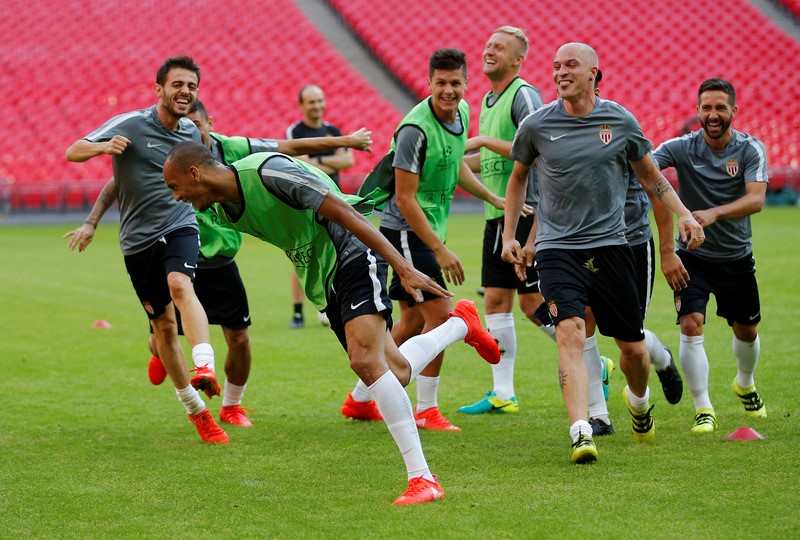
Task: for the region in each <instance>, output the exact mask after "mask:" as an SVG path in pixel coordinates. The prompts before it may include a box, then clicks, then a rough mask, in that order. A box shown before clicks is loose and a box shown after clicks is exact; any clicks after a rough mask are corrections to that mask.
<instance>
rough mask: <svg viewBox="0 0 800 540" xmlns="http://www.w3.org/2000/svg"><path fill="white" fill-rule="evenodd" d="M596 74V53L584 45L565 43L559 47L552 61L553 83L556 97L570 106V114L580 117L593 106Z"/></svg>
mask: <svg viewBox="0 0 800 540" xmlns="http://www.w3.org/2000/svg"><path fill="white" fill-rule="evenodd" d="M597 72H598V61H597V53H596V52H595V50H594V49H593V48H591V47H590V46H589V45H587V44H586V43H566V44H564V45H562V46H561V47H559V49H558V51H557V52H556V57H555V59H554V60H553V82H555V83H556V89H557V90H558V96H559V97H560V98H562V99H564V100H565V101H567V102H569V103H570V104H571V105H570V106H569V107H568V108H569V109H572V110H570V113H572V114H577V115H578V116H581V114H580V113H581V112H583V111H584V110H585V109H586V108H587V107H588V108H589V109H591V107H593V106H594V80H595V77H596V76H597ZM573 106H577V109H573Z"/></svg>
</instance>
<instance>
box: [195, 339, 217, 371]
mask: <svg viewBox="0 0 800 540" xmlns="http://www.w3.org/2000/svg"><path fill="white" fill-rule="evenodd" d="M192 361H193V362H194V367H203V366H205V367H207V368H208V369H210V370H211V371H216V370H215V369H214V349H212V348H211V344H210V343H198V344H197V345H195V346H194V347H192Z"/></svg>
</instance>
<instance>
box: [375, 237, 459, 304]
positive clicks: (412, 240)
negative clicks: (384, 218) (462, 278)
mask: <svg viewBox="0 0 800 540" xmlns="http://www.w3.org/2000/svg"><path fill="white" fill-rule="evenodd" d="M381 233H383V236H385V237H386V239H387V240H389V243H390V244H392V245H393V246H394V247H395V249H396V250H397V251H399V252H400V253H401V254H402V255H403V257H405V259H406V260H407V261H409V262H410V263H411V264H412V265H413V266H414V268H416V269H417V270H419V271H420V272H422V273H423V274H425V275H427V276H430V277H431V278H432V279H433V280H434V281H436V283H438V284H439V285H441V286H442V287H444V288H445V289H446V288H447V286H446V285H445V283H444V276H442V268H441V267H440V266H439V262H438V261H437V260H436V255H434V253H433V250H432V249H431V248H429V247H428V246H427V245H426V244H425V242H423V241H422V240H420V239H419V236H417V235H416V234H415V233H414V232H413V231H396V230H394V229H387V228H385V227H381ZM389 298H391V299H392V300H398V301H401V302H407V303H408V305H409V306H415V305H416V304H417V302H416V300H414V297H413V296H411V295H410V294H408V293H407V292H406V290H405V289H404V288H403V285H402V284H401V283H400V278H399V277H398V276H397V274H396V273H395V272H392V282H391V284H390V285H389ZM437 298H440V296H438V295H436V294H433V293H430V292H428V291H422V301H423V302H424V301H426V300H435V299H437Z"/></svg>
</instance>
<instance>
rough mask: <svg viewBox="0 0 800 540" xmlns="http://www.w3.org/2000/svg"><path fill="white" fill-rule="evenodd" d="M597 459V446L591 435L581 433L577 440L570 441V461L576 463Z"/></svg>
mask: <svg viewBox="0 0 800 540" xmlns="http://www.w3.org/2000/svg"><path fill="white" fill-rule="evenodd" d="M595 461H597V448H596V447H595V445H594V440H593V439H592V436H591V435H586V434H585V433H581V434H580V435H578V440H577V441H575V442H574V443H572V462H573V463H575V464H576V465H583V464H586V463H594V462H595Z"/></svg>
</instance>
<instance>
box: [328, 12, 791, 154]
mask: <svg viewBox="0 0 800 540" xmlns="http://www.w3.org/2000/svg"><path fill="white" fill-rule="evenodd" d="M331 3H332V4H333V5H334V6H335V7H336V9H337V10H338V11H339V12H340V13H341V15H342V17H343V19H344V20H345V21H346V22H347V23H348V24H349V25H350V26H351V28H353V30H354V31H355V32H356V33H357V34H358V35H359V36H360V37H361V39H362V41H363V42H364V43H366V44H367V45H368V46H369V47H371V48H372V50H373V51H374V54H375V55H376V56H377V57H378V58H380V59H381V60H382V61H383V62H385V63H386V64H387V65H388V66H389V67H390V69H391V70H392V71H393V72H394V73H396V74H397V76H398V77H399V78H400V80H402V81H403V82H404V83H405V84H406V85H408V86H409V87H410V88H412V89H413V90H414V91H415V92H416V93H417V95H418V96H420V97H422V96H425V95H427V92H428V89H427V85H426V75H427V62H428V56H429V55H430V53H431V52H432V51H433V50H435V49H437V48H441V47H458V48H461V49H462V50H464V52H466V53H467V58H468V68H469V74H470V76H471V77H470V83H469V86H468V90H467V99H468V101H469V102H470V104H471V105H472V110H473V114H472V126H471V130H472V131H473V132H475V131H476V130H477V113H478V110H479V107H480V100H481V98H482V96H483V95H484V94H485V92H486V91H487V90H488V88H489V85H488V83H487V81H486V80H485V77H483V76H482V75H481V73H480V69H481V68H480V63H481V52H482V49H483V45H484V44H485V42H486V39H487V37H488V36H489V35H490V34H491V32H492V30H493V29H495V28H497V27H498V26H501V25H504V24H511V25H515V26H520V27H522V28H524V29H525V30H526V31H527V33H528V36H529V37H530V40H531V48H530V52H529V54H528V58H527V60H526V63H525V66H524V68H523V71H522V76H523V77H524V78H525V79H527V80H528V81H529V82H531V83H532V84H534V85H535V86H537V87H538V88H539V89H540V90H541V91H542V94H543V97H544V98H545V101H549V100H551V99H553V98H555V91H554V87H553V83H552V79H551V66H552V59H553V55H554V53H555V51H556V49H557V48H558V47H559V46H560V45H562V44H563V43H565V42H567V41H584V42H587V43H589V44H591V45H593V46H594V47H595V49H596V50H597V51H598V54H599V56H600V66H601V69H602V70H603V74H604V79H603V83H602V84H601V90H602V93H603V96H604V97H606V98H608V99H612V100H614V101H618V102H619V103H622V104H624V105H625V106H626V107H627V108H629V109H630V110H631V111H632V112H633V113H634V114H635V115H636V116H637V118H638V119H639V120H640V122H641V124H642V128H643V130H644V132H645V134H646V135H648V137H650V138H651V140H652V141H653V142H654V143H655V144H658V143H660V142H662V141H664V140H666V139H668V138H670V137H672V136H674V135H675V134H676V133H677V132H678V130H679V128H680V127H681V125H682V124H683V123H684V121H685V120H686V119H687V118H689V117H691V116H692V115H694V114H695V103H696V92H697V87H698V86H699V84H700V83H701V82H702V81H703V80H704V79H706V78H709V77H717V76H721V77H725V78H727V79H729V80H730V81H731V82H732V83H733V84H734V86H735V87H736V88H737V92H738V99H739V101H738V104H739V114H738V117H737V119H736V122H735V128H738V129H740V130H742V131H748V132H750V133H752V134H753V135H755V136H757V137H759V138H760V139H761V140H762V141H763V142H764V144H765V145H766V147H767V151H768V153H769V160H770V166H775V167H785V166H789V167H795V168H796V167H800V153H799V152H798V149H800V99H798V98H800V96H798V88H800V84H798V83H799V82H800V81H799V80H798V75H797V74H798V73H800V45H798V43H797V42H795V41H794V40H792V39H791V38H790V37H788V36H787V35H786V34H785V33H784V32H783V31H781V30H780V29H778V28H777V27H776V26H775V25H774V24H773V23H772V22H771V21H770V20H768V19H767V18H766V17H764V16H763V15H762V14H761V13H760V12H759V11H757V10H756V9H755V8H753V7H752V6H751V5H750V4H749V3H748V2H746V1H744V0H729V1H726V2H719V1H715V0H697V1H694V2H685V1H683V0H665V1H662V2H652V1H650V0H626V1H625V2H597V1H593V0H592V1H588V0H576V1H573V2H569V3H568V4H567V3H564V2H561V1H560V0H541V1H538V2H530V1H527V0H506V1H503V2H492V3H489V2H459V3H457V4H453V5H449V6H447V7H444V6H433V5H432V4H431V3H430V2H427V1H425V0H406V1H404V2H403V3H402V6H403V7H402V9H398V8H397V4H395V3H390V2H374V1H371V0H331Z"/></svg>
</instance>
